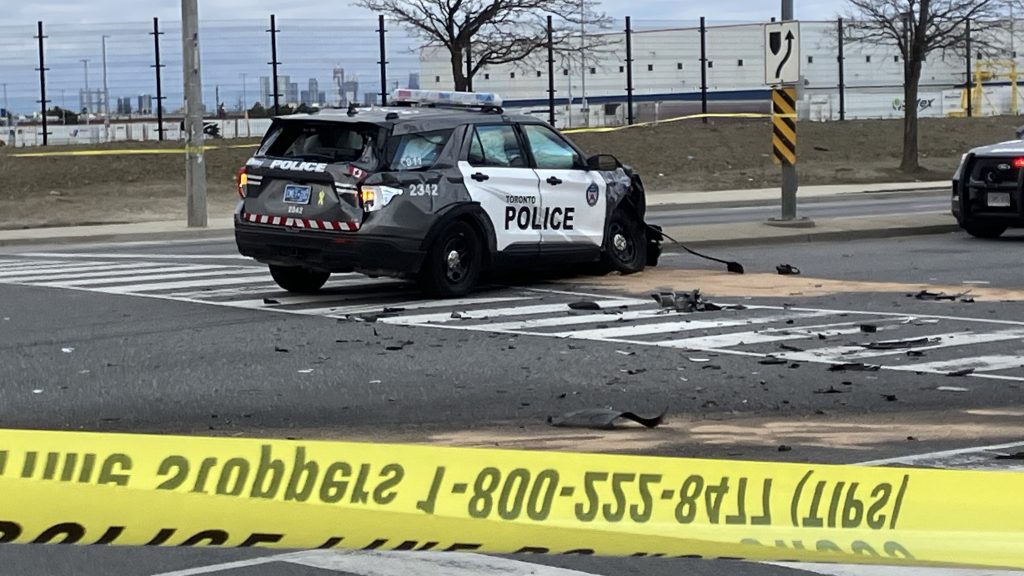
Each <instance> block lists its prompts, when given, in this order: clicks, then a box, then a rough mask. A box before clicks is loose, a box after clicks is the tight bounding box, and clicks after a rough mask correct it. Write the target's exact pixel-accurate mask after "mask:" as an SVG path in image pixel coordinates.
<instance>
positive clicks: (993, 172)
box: [952, 133, 1024, 238]
mask: <svg viewBox="0 0 1024 576" xmlns="http://www.w3.org/2000/svg"><path fill="white" fill-rule="evenodd" d="M1021 136H1024V134H1020V133H1018V138H1020V137H1021ZM952 212H953V216H954V217H955V218H956V221H957V223H958V224H960V227H961V228H963V229H964V230H966V231H967V233H968V234H970V235H972V236H976V237H978V238H997V237H999V236H1001V235H1002V234H1003V232H1005V231H1006V229H1007V228H1011V227H1024V140H1020V139H1018V140H1011V141H1009V142H1002V143H999V144H992V145H990V146H981V147H978V148H974V149H972V150H970V151H969V152H967V153H966V154H964V155H963V158H962V159H961V160H960V165H959V166H958V167H957V169H956V173H955V174H954V175H953V197H952Z"/></svg>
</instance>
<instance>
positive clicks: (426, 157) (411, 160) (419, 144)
mask: <svg viewBox="0 0 1024 576" xmlns="http://www.w3.org/2000/svg"><path fill="white" fill-rule="evenodd" d="M451 135H452V130H451V129H448V130H433V131H430V132H419V133H416V134H403V135H401V136H392V137H391V138H390V139H389V140H388V146H387V148H388V150H387V163H388V169H390V170H426V169H427V168H430V167H431V166H433V165H434V162H436V161H437V158H438V156H440V155H441V150H443V149H444V146H445V144H447V143H448V139H449V138H451Z"/></svg>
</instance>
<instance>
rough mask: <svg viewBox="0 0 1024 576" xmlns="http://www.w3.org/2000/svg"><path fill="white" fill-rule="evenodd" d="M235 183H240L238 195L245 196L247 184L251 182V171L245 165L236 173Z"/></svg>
mask: <svg viewBox="0 0 1024 576" xmlns="http://www.w3.org/2000/svg"><path fill="white" fill-rule="evenodd" d="M235 183H236V184H237V185H238V197H239V198H245V186H246V185H247V184H248V183H249V173H248V172H247V169H246V167H245V166H242V167H241V168H239V169H238V172H237V173H236V174H235Z"/></svg>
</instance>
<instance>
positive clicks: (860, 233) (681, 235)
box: [662, 223, 960, 252]
mask: <svg viewBox="0 0 1024 576" xmlns="http://www.w3.org/2000/svg"><path fill="white" fill-rule="evenodd" d="M674 230H676V231H677V234H678V235H677V234H673V233H672V231H673V228H667V229H666V230H665V232H666V233H667V234H669V235H670V236H672V237H674V238H676V239H677V240H680V241H681V242H682V243H684V244H686V245H687V246H705V247H707V246H749V245H751V244H755V243H756V244H758V245H779V244H797V243H811V242H831V241H841V240H869V239H879V238H898V237H901V236H925V235H931V234H949V233H951V232H956V231H958V230H960V226H959V225H957V224H955V223H954V224H927V225H920V226H898V227H887V228H865V229H863V230H826V231H821V232H808V231H807V229H797V230H794V231H793V232H794V233H793V234H781V235H776V236H762V237H757V236H746V237H736V238H723V239H713V240H699V239H691V240H687V239H686V237H685V228H675V229H674ZM662 246H664V248H665V251H666V252H671V251H675V250H676V247H675V246H674V245H673V244H672V242H671V241H665V242H663V243H662Z"/></svg>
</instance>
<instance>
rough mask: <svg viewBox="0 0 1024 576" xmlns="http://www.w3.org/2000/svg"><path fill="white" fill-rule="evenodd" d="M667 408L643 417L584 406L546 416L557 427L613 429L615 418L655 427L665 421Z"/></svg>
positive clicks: (609, 409) (610, 409)
mask: <svg viewBox="0 0 1024 576" xmlns="http://www.w3.org/2000/svg"><path fill="white" fill-rule="evenodd" d="M667 412H668V408H665V410H662V412H661V414H658V415H657V416H655V417H654V418H644V417H643V416H639V415H637V414H636V413H634V412H622V411H619V410H613V409H612V408H584V409H582V410H573V411H572V412H566V413H565V414H562V415H559V416H548V424H550V425H552V426H555V427H557V428H593V429H595V430H614V429H615V422H616V420H619V419H623V420H630V421H632V422H636V423H637V424H640V425H641V426H644V427H645V428H656V427H657V426H660V425H661V424H662V423H663V422H664V421H665V414H666V413H667Z"/></svg>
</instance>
